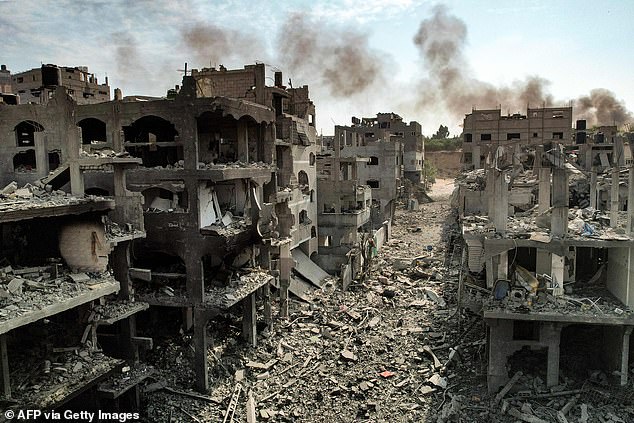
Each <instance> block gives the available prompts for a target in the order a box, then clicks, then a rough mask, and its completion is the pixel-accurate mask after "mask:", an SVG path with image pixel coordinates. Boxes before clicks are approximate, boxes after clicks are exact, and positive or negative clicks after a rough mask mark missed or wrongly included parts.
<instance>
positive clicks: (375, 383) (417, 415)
mask: <svg viewBox="0 0 634 423" xmlns="http://www.w3.org/2000/svg"><path fill="white" fill-rule="evenodd" d="M452 186H453V184H452V181H450V180H446V181H445V180H441V181H439V183H438V184H437V185H436V186H435V191H434V192H432V194H431V195H432V197H433V198H435V199H436V200H437V201H436V202H433V203H429V204H425V205H422V207H421V210H420V211H407V210H402V209H400V210H399V211H398V212H397V216H396V221H395V224H394V226H393V235H392V238H391V240H390V241H389V242H388V244H387V246H385V247H384V248H383V249H382V250H381V251H380V253H379V255H378V257H376V258H374V260H373V261H372V264H371V269H370V271H369V273H368V274H367V277H366V278H365V280H363V281H357V282H354V283H353V285H351V286H350V288H349V290H348V291H346V292H342V291H341V290H340V288H338V287H337V282H336V281H335V280H331V281H329V282H328V283H327V284H326V286H325V287H324V288H323V289H322V290H318V291H315V292H314V295H313V298H312V301H311V303H310V304H306V303H299V302H293V304H292V307H291V313H290V316H289V318H288V320H286V321H285V320H275V321H274V324H273V328H272V330H270V331H268V332H265V334H264V337H263V339H261V342H260V343H259V345H258V347H257V348H256V349H254V350H250V351H249V350H247V349H243V348H239V347H238V348H237V349H236V348H233V351H231V352H229V350H225V351H224V356H223V357H218V358H219V360H218V359H216V358H212V359H210V363H215V364H213V365H215V366H216V367H219V368H220V369H219V371H218V372H215V376H216V377H214V378H213V381H212V384H213V389H212V391H211V396H210V398H209V399H207V400H204V399H200V400H196V399H193V398H187V397H184V396H183V395H179V394H175V393H173V392H172V393H170V392H165V391H156V392H154V393H153V394H151V395H149V396H148V405H147V412H148V419H149V420H148V421H159V420H160V421H167V420H164V419H166V417H167V416H169V415H171V416H172V421H183V422H185V421H191V419H192V418H193V417H191V416H189V415H188V413H189V414H191V415H193V416H195V417H196V418H197V419H199V420H200V421H220V420H222V419H223V418H224V413H225V411H226V410H227V409H228V408H229V406H230V401H231V398H232V396H235V397H236V398H237V406H236V408H235V419H236V421H245V419H246V414H245V413H247V411H248V405H247V404H248V401H249V398H251V397H252V398H253V403H252V404H253V405H252V409H253V410H255V411H256V414H257V418H258V419H261V420H263V421H266V420H270V421H306V422H308V421H310V422H317V421H342V422H347V421H354V420H357V421H377V422H378V421H436V419H438V418H439V419H440V420H439V421H452V420H451V419H452V418H455V416H458V415H462V414H463V412H461V411H460V406H459V398H460V397H456V398H455V399H454V395H462V396H463V397H469V398H475V399H477V398H479V397H481V396H482V395H483V392H484V391H483V390H484V385H483V384H482V383H481V381H482V374H481V372H480V369H479V365H478V364H477V363H479V361H478V360H476V359H477V357H478V356H479V355H480V354H484V340H483V339H482V337H481V321H480V320H479V319H476V318H464V319H463V320H462V321H461V322H459V319H458V315H457V314H456V296H455V292H456V290H455V288H456V286H457V281H458V268H459V260H460V258H459V255H460V251H459V250H455V251H454V250H448V249H447V247H448V244H447V242H448V241H449V239H450V236H451V234H452V229H453V230H455V227H452V223H453V221H454V217H453V216H452V212H451V209H450V206H449V200H448V199H449V195H450V193H451V188H452ZM452 253H453V254H454V257H453V264H452V265H449V266H447V265H446V264H448V262H447V261H446V260H450V259H451V256H452ZM212 330H213V329H212ZM165 348H167V350H172V353H174V351H173V349H174V348H175V346H174V345H173V344H172V345H169V346H167V347H165ZM215 350H216V349H214V351H215ZM217 350H218V351H220V350H221V348H218V349H217ZM190 353H191V351H190V350H189V351H188V349H187V346H186V345H184V346H183V347H182V348H181V351H180V353H179V354H182V356H179V359H178V360H176V361H177V362H178V361H180V360H186V359H187V358H186V357H187V356H188V355H189V354H190ZM177 355H178V354H177ZM167 361H168V362H169V361H171V360H167ZM465 362H466V363H467V364H468V366H466V367H467V368H466V369H463V368H464V367H465V364H464V363H465ZM474 364H475V365H474ZM186 367H187V366H186ZM163 370H164V372H163V373H162V374H163V375H164V377H165V378H166V380H165V382H166V383H167V386H170V382H171V381H176V376H177V375H178V374H179V372H177V371H174V369H173V368H171V365H170V364H169V363H166V368H164V369H163ZM459 373H460V377H458V374H459ZM465 377H467V378H469V379H472V380H473V383H468V379H467V380H465ZM180 382H182V380H180ZM237 386H240V387H241V393H240V394H239V395H236V394H235V392H236V391H235V389H236V387H237ZM172 387H174V388H176V387H177V386H172ZM151 388H152V387H151ZM184 401H185V402H184ZM476 401H477V400H476ZM487 409H488V407H482V406H481V405H477V406H473V407H471V408H470V409H469V410H470V411H469V413H470V414H475V415H477V414H478V413H482V412H483V411H485V410H487ZM437 416H438V417H437ZM472 421H477V418H474V420H472ZM482 421H487V420H486V418H483V420H482Z"/></svg>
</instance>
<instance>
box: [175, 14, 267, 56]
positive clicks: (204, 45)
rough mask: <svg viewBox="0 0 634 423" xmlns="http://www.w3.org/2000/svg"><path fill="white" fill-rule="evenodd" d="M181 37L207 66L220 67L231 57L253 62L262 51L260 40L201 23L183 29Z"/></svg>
mask: <svg viewBox="0 0 634 423" xmlns="http://www.w3.org/2000/svg"><path fill="white" fill-rule="evenodd" d="M180 35H181V41H182V43H183V44H184V45H185V47H186V48H188V49H190V50H191V52H192V53H193V55H194V58H195V59H196V60H197V61H198V62H201V63H202V64H204V65H205V66H206V65H212V66H215V65H218V64H220V63H221V62H222V61H223V60H225V61H226V60H228V59H229V58H231V57H238V58H240V59H242V60H243V61H245V63H247V62H249V61H253V56H254V55H255V54H256V52H260V51H262V46H261V44H260V41H259V40H258V38H256V37H252V36H250V35H248V34H245V33H243V32H240V31H236V30H231V29H226V28H221V27H219V26H217V25H214V24H207V23H202V22H199V23H197V24H194V25H193V26H187V27H183V28H182V29H181V32H180Z"/></svg>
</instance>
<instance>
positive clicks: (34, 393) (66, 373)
mask: <svg viewBox="0 0 634 423" xmlns="http://www.w3.org/2000/svg"><path fill="white" fill-rule="evenodd" d="M123 363H124V361H123V360H118V359H114V358H111V357H108V356H106V355H104V354H103V353H102V352H100V351H95V350H90V349H80V348H78V347H69V348H57V349H54V350H53V352H52V353H51V354H50V355H48V356H46V357H41V356H30V355H28V356H23V357H22V366H20V367H17V368H16V370H15V373H16V374H15V377H13V378H12V379H13V380H15V381H20V383H19V385H17V386H15V389H14V390H13V391H14V393H15V397H16V398H20V401H21V402H22V403H23V404H25V405H31V406H33V407H37V408H48V407H50V406H51V405H53V404H56V403H57V402H58V401H59V400H60V399H63V398H65V397H66V396H67V395H69V393H71V392H73V391H74V390H75V389H78V387H80V386H82V384H83V383H89V382H90V381H92V380H93V379H95V378H97V377H100V376H103V375H105V374H108V373H109V372H111V371H112V370H114V369H115V368H116V367H117V366H121V365H122V364H123ZM12 376H13V375H12Z"/></svg>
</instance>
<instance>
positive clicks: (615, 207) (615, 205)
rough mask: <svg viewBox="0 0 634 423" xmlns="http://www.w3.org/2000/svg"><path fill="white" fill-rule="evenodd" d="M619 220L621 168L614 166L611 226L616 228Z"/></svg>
mask: <svg viewBox="0 0 634 423" xmlns="http://www.w3.org/2000/svg"><path fill="white" fill-rule="evenodd" d="M618 218H619V167H618V166H616V165H613V166H612V186H611V187H610V226H611V227H612V228H616V227H617V225H618Z"/></svg>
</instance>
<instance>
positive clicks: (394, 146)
mask: <svg viewBox="0 0 634 423" xmlns="http://www.w3.org/2000/svg"><path fill="white" fill-rule="evenodd" d="M394 116H398V115H394ZM357 120H358V119H356V118H355V122H356V121H357ZM397 122H401V120H400V118H399V119H397ZM401 123H402V122H401ZM412 125H414V126H416V125H418V124H417V123H416V122H412ZM418 127H419V128H420V125H418ZM370 128H376V131H374V129H372V131H374V132H368V131H370ZM385 128H388V126H385ZM402 137H403V133H402V132H399V135H395V136H392V134H391V133H389V132H386V131H384V132H379V125H378V124H376V125H371V126H367V127H366V126H363V125H358V124H355V125H353V126H340V125H336V126H335V135H334V138H333V142H332V144H326V145H324V146H322V153H324V154H333V151H334V149H335V145H339V149H340V152H339V157H340V158H361V157H363V158H367V159H368V160H367V162H366V163H365V165H361V166H358V167H357V168H356V179H357V180H358V181H359V182H360V183H361V184H365V185H368V186H369V187H370V188H371V189H372V211H371V222H372V225H373V226H374V228H373V229H378V228H380V227H381V226H382V225H383V223H384V222H386V221H391V220H392V217H393V216H394V210H395V207H396V199H397V198H398V197H399V196H400V195H401V193H402V181H403V168H404V165H403V162H404V160H405V159H404V143H403V138H402ZM408 139H409V140H418V139H419V138H417V137H409V138H408ZM420 139H422V138H420ZM412 143H413V142H412ZM412 154H417V153H412ZM421 163H422V162H421Z"/></svg>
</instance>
